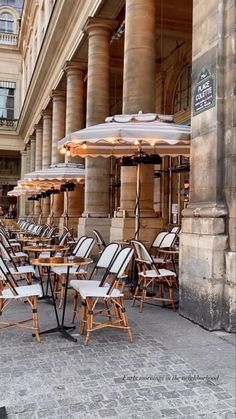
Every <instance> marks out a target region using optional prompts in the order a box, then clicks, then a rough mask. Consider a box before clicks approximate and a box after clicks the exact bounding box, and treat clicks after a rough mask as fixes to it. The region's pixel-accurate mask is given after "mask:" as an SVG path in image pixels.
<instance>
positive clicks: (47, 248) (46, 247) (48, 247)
mask: <svg viewBox="0 0 236 419" xmlns="http://www.w3.org/2000/svg"><path fill="white" fill-rule="evenodd" d="M68 249H69V246H59V245H58V244H37V245H31V244H30V245H27V246H24V247H23V250H24V251H26V252H32V253H34V254H35V258H37V254H38V253H41V252H49V253H50V254H51V253H54V252H65V251H66V250H68Z"/></svg>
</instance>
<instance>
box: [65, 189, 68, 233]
mask: <svg viewBox="0 0 236 419" xmlns="http://www.w3.org/2000/svg"><path fill="white" fill-rule="evenodd" d="M68 199H69V196H68V190H67V189H66V191H65V216H64V227H67V228H68V205H69V201H68Z"/></svg>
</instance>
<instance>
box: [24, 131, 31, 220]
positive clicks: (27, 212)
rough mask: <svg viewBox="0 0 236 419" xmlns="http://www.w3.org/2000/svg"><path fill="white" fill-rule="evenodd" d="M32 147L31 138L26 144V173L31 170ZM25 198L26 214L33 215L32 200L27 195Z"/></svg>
mask: <svg viewBox="0 0 236 419" xmlns="http://www.w3.org/2000/svg"><path fill="white" fill-rule="evenodd" d="M30 149H31V144H30V139H29V141H28V143H27V144H26V171H25V173H29V172H30V156H31V151H30ZM23 177H24V176H23ZM24 199H25V214H26V215H27V216H29V215H31V214H30V201H28V199H27V196H25V197H24Z"/></svg>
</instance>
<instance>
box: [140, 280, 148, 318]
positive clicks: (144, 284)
mask: <svg viewBox="0 0 236 419" xmlns="http://www.w3.org/2000/svg"><path fill="white" fill-rule="evenodd" d="M146 296H147V280H146V278H144V281H143V290H142V295H141V301H140V309H139V311H140V313H142V311H143V305H144V303H145V300H146Z"/></svg>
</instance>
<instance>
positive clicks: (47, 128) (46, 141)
mask: <svg viewBox="0 0 236 419" xmlns="http://www.w3.org/2000/svg"><path fill="white" fill-rule="evenodd" d="M42 115H43V147H42V168H43V169H46V168H48V167H49V166H50V164H51V144H52V112H51V111H50V110H45V111H43V112H42Z"/></svg>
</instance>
